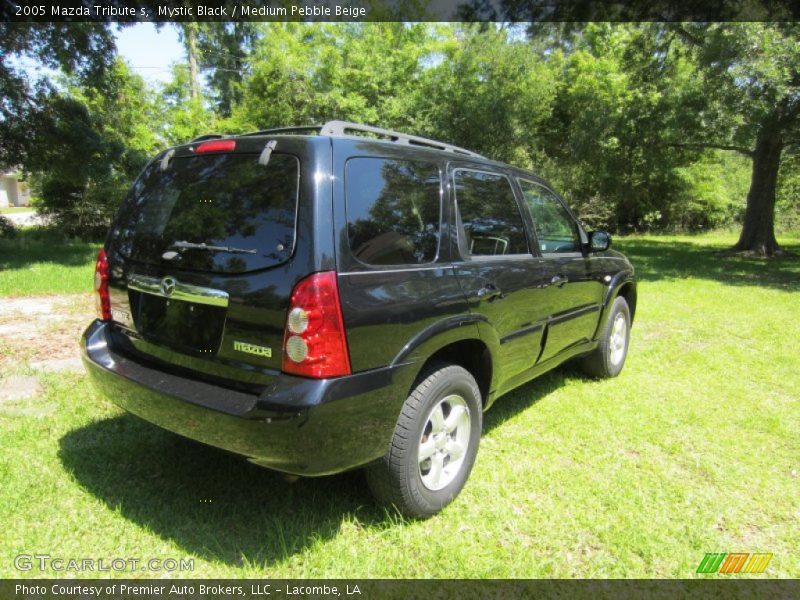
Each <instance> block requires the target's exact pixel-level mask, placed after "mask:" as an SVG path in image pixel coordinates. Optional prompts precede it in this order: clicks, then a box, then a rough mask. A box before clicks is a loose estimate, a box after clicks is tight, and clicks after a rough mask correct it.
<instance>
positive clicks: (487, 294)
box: [478, 283, 503, 302]
mask: <svg viewBox="0 0 800 600" xmlns="http://www.w3.org/2000/svg"><path fill="white" fill-rule="evenodd" d="M502 297H503V292H501V291H500V288H498V287H497V286H496V285H495V284H493V283H487V284H486V285H485V286H483V287H482V288H481V289H479V290H478V298H481V299H484V298H485V299H487V300H489V302H491V301H492V300H494V299H496V298H502Z"/></svg>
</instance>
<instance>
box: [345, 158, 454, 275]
mask: <svg viewBox="0 0 800 600" xmlns="http://www.w3.org/2000/svg"><path fill="white" fill-rule="evenodd" d="M345 187H346V206H347V208H346V210H347V236H348V239H349V242H350V250H351V251H352V253H353V256H355V257H356V258H357V259H359V260H360V261H361V262H363V263H367V264H370V265H415V264H422V263H429V262H432V261H433V260H434V259H435V258H436V251H437V248H438V244H439V220H440V210H441V184H440V181H439V167H438V166H437V165H435V164H432V163H427V162H421V161H405V160H390V159H384V158H352V159H350V160H349V161H347V171H346V173H345Z"/></svg>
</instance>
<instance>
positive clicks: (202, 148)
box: [195, 140, 236, 154]
mask: <svg viewBox="0 0 800 600" xmlns="http://www.w3.org/2000/svg"><path fill="white" fill-rule="evenodd" d="M235 148H236V140H214V141H213V142H203V143H202V144H200V145H199V146H198V147H197V148H196V149H195V154H204V153H205V152H232V151H233V150H234V149H235Z"/></svg>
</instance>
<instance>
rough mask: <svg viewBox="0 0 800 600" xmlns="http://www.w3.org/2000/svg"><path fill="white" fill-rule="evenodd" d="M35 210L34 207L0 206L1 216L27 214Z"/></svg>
mask: <svg viewBox="0 0 800 600" xmlns="http://www.w3.org/2000/svg"><path fill="white" fill-rule="evenodd" d="M33 210H35V209H34V208H33V207H32V206H0V215H11V214H14V213H26V212H32V211H33Z"/></svg>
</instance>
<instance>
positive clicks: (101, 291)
mask: <svg viewBox="0 0 800 600" xmlns="http://www.w3.org/2000/svg"><path fill="white" fill-rule="evenodd" d="M94 291H95V297H94V302H95V308H96V309H97V318H98V319H102V320H103V321H110V320H111V297H110V296H109V295H108V258H107V257H106V251H105V250H100V252H99V253H98V254H97V262H96V263H95V266H94Z"/></svg>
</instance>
